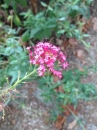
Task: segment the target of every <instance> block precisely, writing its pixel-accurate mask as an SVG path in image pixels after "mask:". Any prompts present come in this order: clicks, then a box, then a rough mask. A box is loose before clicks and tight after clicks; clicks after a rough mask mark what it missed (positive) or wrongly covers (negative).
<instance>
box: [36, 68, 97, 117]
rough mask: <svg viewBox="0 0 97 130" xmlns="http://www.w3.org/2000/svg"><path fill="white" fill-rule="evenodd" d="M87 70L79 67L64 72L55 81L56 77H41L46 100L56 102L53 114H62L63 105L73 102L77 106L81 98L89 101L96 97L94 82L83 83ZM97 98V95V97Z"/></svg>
mask: <svg viewBox="0 0 97 130" xmlns="http://www.w3.org/2000/svg"><path fill="white" fill-rule="evenodd" d="M86 75H87V72H86V71H84V72H82V71H79V70H78V69H74V70H67V71H64V72H63V79H62V80H59V79H57V81H56V82H55V80H54V77H53V76H52V77H51V76H46V77H43V78H39V80H38V82H39V87H40V89H42V91H43V94H42V96H43V97H44V101H46V102H51V103H52V104H54V108H53V114H54V116H55V117H56V116H57V115H59V114H61V112H62V106H66V105H69V104H73V105H74V106H75V107H76V106H77V104H78V102H79V101H80V100H85V101H89V100H92V99H94V98H95V97H96V94H97V90H96V88H95V86H94V85H93V84H92V83H83V82H82V78H85V77H86ZM96 98H97V97H96Z"/></svg>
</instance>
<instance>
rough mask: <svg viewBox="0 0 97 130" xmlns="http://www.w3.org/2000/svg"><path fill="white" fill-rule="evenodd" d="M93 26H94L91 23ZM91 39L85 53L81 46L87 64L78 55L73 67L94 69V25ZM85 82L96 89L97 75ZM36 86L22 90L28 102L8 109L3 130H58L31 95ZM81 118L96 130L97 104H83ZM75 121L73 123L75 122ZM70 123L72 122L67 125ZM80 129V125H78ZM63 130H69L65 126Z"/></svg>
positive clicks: (95, 7)
mask: <svg viewBox="0 0 97 130" xmlns="http://www.w3.org/2000/svg"><path fill="white" fill-rule="evenodd" d="M91 12H92V18H94V17H95V18H96V17H97V0H95V1H94V3H93V4H92V5H91ZM92 24H93V22H92ZM88 33H89V34H90V35H91V36H90V37H89V38H87V39H86V41H87V42H89V43H90V45H91V47H90V48H89V49H84V47H83V45H82V44H80V46H79V49H83V50H84V52H83V56H84V61H83V60H81V59H79V58H77V57H76V56H75V54H73V55H72V56H71V57H70V61H69V64H70V65H71V67H78V68H82V67H83V66H86V67H87V66H93V65H95V64H96V61H97V30H94V29H93V25H92V26H91V28H90V29H89V32H88ZM84 82H93V83H95V84H96V87H97V72H95V73H94V72H93V71H90V73H89V75H88V77H86V79H84ZM35 86H37V84H36V83H34V82H33V83H28V84H24V86H23V87H22V88H23V89H21V90H20V92H21V94H22V96H23V97H26V98H24V99H21V100H23V101H25V106H23V108H22V109H21V108H17V107H16V106H17V105H15V104H14V103H13V104H10V105H9V106H8V107H7V108H6V113H5V118H4V120H2V119H1V121H0V130H56V128H55V126H54V123H51V122H49V109H50V108H49V107H47V106H45V105H44V104H42V103H41V102H40V101H39V100H37V99H36V98H35V97H34V95H33V94H32V92H33V90H34V88H35ZM78 118H80V119H81V120H82V121H83V125H84V126H85V128H86V129H87V130H97V127H96V126H97V101H92V102H87V103H86V102H83V101H82V102H80V103H79V114H78ZM73 120H74V119H73ZM70 123H71V122H70V121H69V122H68V124H70ZM91 125H92V126H91ZM76 126H77V125H76ZM62 130H68V128H66V124H65V123H64V125H63V128H62ZM72 130H82V128H80V127H74V128H72Z"/></svg>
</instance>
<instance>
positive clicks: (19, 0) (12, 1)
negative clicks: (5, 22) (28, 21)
mask: <svg viewBox="0 0 97 130" xmlns="http://www.w3.org/2000/svg"><path fill="white" fill-rule="evenodd" d="M18 5H21V6H27V1H26V0H4V5H2V6H3V7H6V8H8V7H9V6H12V8H13V9H14V11H15V12H17V11H18V10H17V6H18Z"/></svg>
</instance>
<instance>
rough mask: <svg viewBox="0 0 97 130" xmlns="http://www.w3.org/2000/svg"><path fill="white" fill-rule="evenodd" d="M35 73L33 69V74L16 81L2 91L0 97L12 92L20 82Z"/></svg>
mask: <svg viewBox="0 0 97 130" xmlns="http://www.w3.org/2000/svg"><path fill="white" fill-rule="evenodd" d="M36 71H37V69H35V70H34V71H33V72H31V73H30V74H28V75H26V76H25V77H24V78H22V79H19V78H18V79H17V81H16V82H15V83H14V84H13V85H12V86H10V87H9V88H8V89H6V90H3V92H2V94H1V96H0V97H2V96H3V95H5V94H6V93H8V91H10V90H13V89H14V88H15V87H16V86H17V85H18V84H20V83H21V82H22V81H24V80H25V79H27V78H28V77H30V76H31V75H33V74H34V73H35V72H36Z"/></svg>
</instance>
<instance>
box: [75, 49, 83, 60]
mask: <svg viewBox="0 0 97 130" xmlns="http://www.w3.org/2000/svg"><path fill="white" fill-rule="evenodd" d="M76 56H77V57H78V58H80V59H83V58H84V51H83V50H82V49H78V50H77V51H76Z"/></svg>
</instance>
